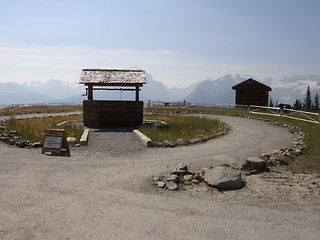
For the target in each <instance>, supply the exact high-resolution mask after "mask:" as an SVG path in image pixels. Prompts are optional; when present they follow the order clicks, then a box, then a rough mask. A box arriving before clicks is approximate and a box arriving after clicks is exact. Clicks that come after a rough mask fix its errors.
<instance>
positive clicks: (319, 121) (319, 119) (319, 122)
mask: <svg viewBox="0 0 320 240" xmlns="http://www.w3.org/2000/svg"><path fill="white" fill-rule="evenodd" d="M318 124H320V111H319V112H318Z"/></svg>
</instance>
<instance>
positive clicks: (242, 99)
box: [232, 78, 272, 106]
mask: <svg viewBox="0 0 320 240" xmlns="http://www.w3.org/2000/svg"><path fill="white" fill-rule="evenodd" d="M232 89H233V90H236V105H257V106H268V100H269V91H271V90H272V89H271V88H270V87H268V86H267V85H264V84H262V83H260V82H258V81H256V80H254V79H252V78H249V79H248V80H246V81H244V82H241V83H239V84H237V85H235V86H233V87H232Z"/></svg>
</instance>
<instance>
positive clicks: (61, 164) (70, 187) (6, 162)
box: [0, 116, 320, 240]
mask: <svg viewBox="0 0 320 240" xmlns="http://www.w3.org/2000/svg"><path fill="white" fill-rule="evenodd" d="M218 118H220V119H221V120H223V121H225V122H227V123H228V124H229V125H230V126H231V131H230V132H229V133H228V134H227V135H225V136H223V137H220V138H217V139H213V140H211V141H208V142H207V143H204V144H198V145H194V146H190V147H179V148H172V149H171V148H170V149H169V148H168V149H159V148H142V146H141V145H139V144H140V143H139V141H138V140H137V139H133V140H134V141H131V139H130V140H129V142H130V144H132V146H127V147H128V148H126V150H125V149H123V147H120V148H116V150H115V147H114V146H115V145H118V144H117V141H118V140H116V137H115V136H114V135H113V134H116V135H120V136H123V135H121V134H123V132H111V131H109V132H108V131H105V132H95V133H94V134H96V136H94V135H93V136H94V137H93V138H92V142H91V143H90V144H89V146H88V147H81V148H72V149H71V156H70V157H64V156H51V155H42V154H40V150H39V149H31V150H26V149H17V148H15V147H10V146H7V145H4V144H2V143H1V144H0V189H1V194H0V239H135V240H136V239H183V240H185V239H259V240H261V239H319V234H320V229H319V223H320V214H319V207H317V206H319V204H320V201H319V196H313V197H315V200H314V201H311V202H308V201H307V200H309V198H308V197H306V198H305V199H306V201H304V200H303V201H293V199H292V201H291V202H290V201H286V198H288V196H289V195H285V194H278V195H277V194H273V192H276V191H277V190H276V186H275V187H274V188H270V187H269V188H270V189H269V188H267V186H269V185H268V183H269V182H268V181H267V183H266V184H264V183H263V181H262V180H263V179H262V180H261V181H257V179H256V180H255V181H254V182H253V183H255V182H256V183H258V184H261V185H263V184H264V185H263V186H265V187H266V188H265V190H264V191H260V192H255V191H258V190H260V189H261V188H259V185H254V186H251V184H248V186H246V187H245V188H243V189H242V190H240V191H239V192H238V191H229V192H218V191H212V190H208V189H207V188H204V187H203V186H199V187H195V188H192V189H190V190H188V191H175V192H169V191H164V190H159V189H157V188H156V187H154V186H153V185H152V180H151V179H152V175H156V174H159V173H166V172H169V171H170V170H171V169H172V168H173V166H174V165H175V164H177V163H179V162H184V163H191V167H193V168H195V167H205V166H210V165H217V164H220V163H233V162H234V161H235V160H237V159H240V158H241V159H242V158H244V157H248V156H257V155H258V154H259V153H261V152H264V151H267V150H272V149H276V148H279V147H283V148H285V147H288V146H290V145H291V143H292V135H291V134H289V133H288V132H287V130H286V129H283V128H279V127H274V126H271V125H269V124H266V123H262V122H260V121H255V120H251V119H244V118H235V117H225V116H219V117H218ZM101 133H103V134H102V135H100V134H101ZM129 135H130V134H129ZM105 137H106V138H107V139H106V138H105ZM127 137H129V138H131V137H133V136H127ZM99 138H100V139H101V140H99ZM95 141H96V144H95ZM101 141H103V142H101ZM111 143H112V144H113V145H112V146H111V145H109V144H111ZM136 144H137V145H136ZM119 146H120V143H119ZM122 149H123V151H122ZM140 149H141V150H140ZM265 179H269V178H265ZM264 182H266V181H264ZM275 185H276V184H275ZM256 189H258V190H256ZM268 189H269V190H268ZM277 196H278V197H277ZM292 196H295V195H292ZM280 197H281V198H280Z"/></svg>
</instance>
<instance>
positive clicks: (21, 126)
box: [5, 115, 83, 141]
mask: <svg viewBox="0 0 320 240" xmlns="http://www.w3.org/2000/svg"><path fill="white" fill-rule="evenodd" d="M73 120H82V115H74V116H59V117H46V118H31V119H15V118H11V119H10V120H8V121H6V123H5V126H6V128H7V129H8V130H10V131H17V132H18V134H19V135H20V136H22V137H24V138H25V139H28V140H30V141H42V140H43V133H44V131H45V130H46V129H55V128H64V129H65V130H66V133H67V136H68V137H75V138H76V139H77V140H78V141H79V140H80V138H81V135H82V132H83V127H82V126H74V125H71V124H64V125H62V126H60V127H57V124H58V123H60V122H63V121H73Z"/></svg>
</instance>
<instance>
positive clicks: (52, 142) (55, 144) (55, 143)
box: [43, 136, 62, 149]
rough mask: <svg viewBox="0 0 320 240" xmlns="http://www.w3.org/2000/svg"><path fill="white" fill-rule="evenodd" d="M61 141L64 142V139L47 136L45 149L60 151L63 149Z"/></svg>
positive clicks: (44, 142) (44, 144) (44, 143)
mask: <svg viewBox="0 0 320 240" xmlns="http://www.w3.org/2000/svg"><path fill="white" fill-rule="evenodd" d="M61 141H62V137H56V136H45V137H44V141H43V147H44V148H53V149H58V148H61Z"/></svg>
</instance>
